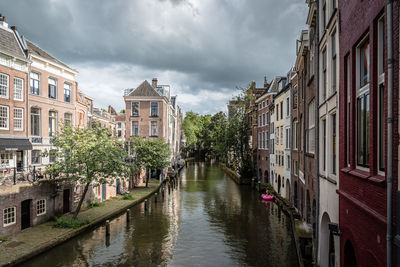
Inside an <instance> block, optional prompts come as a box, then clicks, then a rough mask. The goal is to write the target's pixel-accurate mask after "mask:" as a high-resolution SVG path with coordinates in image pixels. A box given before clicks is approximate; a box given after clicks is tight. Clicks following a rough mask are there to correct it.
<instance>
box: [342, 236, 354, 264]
mask: <svg viewBox="0 0 400 267" xmlns="http://www.w3.org/2000/svg"><path fill="white" fill-rule="evenodd" d="M356 266H357V261H356V253H355V252H354V248H353V245H352V244H351V242H350V240H347V241H346V244H345V245H344V267H356Z"/></svg>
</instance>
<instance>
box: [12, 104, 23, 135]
mask: <svg viewBox="0 0 400 267" xmlns="http://www.w3.org/2000/svg"><path fill="white" fill-rule="evenodd" d="M14 130H15V131H23V130H24V109H23V108H14Z"/></svg>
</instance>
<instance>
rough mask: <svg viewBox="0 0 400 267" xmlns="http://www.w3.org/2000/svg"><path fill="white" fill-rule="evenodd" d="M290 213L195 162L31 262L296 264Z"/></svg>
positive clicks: (73, 264) (177, 264) (164, 264)
mask: <svg viewBox="0 0 400 267" xmlns="http://www.w3.org/2000/svg"><path fill="white" fill-rule="evenodd" d="M288 222H289V220H287V217H286V215H285V213H283V212H281V210H280V209H279V208H278V207H277V206H276V205H275V204H274V203H264V202H261V201H260V200H259V197H258V196H257V195H255V194H253V193H252V192H251V191H250V189H249V188H247V187H239V186H237V185H236V184H235V183H234V182H233V181H232V180H231V179H230V178H229V177H227V176H226V175H225V174H224V173H223V172H222V171H221V170H220V168H219V167H218V166H217V165H211V166H210V165H209V164H206V163H193V164H189V166H188V168H187V169H185V170H184V171H183V172H182V174H181V176H180V178H179V179H178V181H177V182H176V183H175V184H174V185H171V187H170V189H168V187H166V188H165V189H164V197H162V193H161V191H160V193H159V194H158V202H157V203H155V200H154V198H152V199H150V200H149V203H148V209H147V210H145V208H144V204H140V205H137V206H135V207H133V208H132V211H131V217H130V222H129V223H127V218H126V215H121V216H120V217H118V218H116V219H114V220H112V221H111V223H110V226H111V235H110V239H109V243H108V242H107V240H106V238H105V228H104V227H99V228H97V229H95V230H93V231H91V232H88V233H85V234H83V235H81V236H79V237H77V238H75V239H72V240H70V241H68V242H66V243H64V244H62V245H60V246H58V247H56V248H54V249H52V250H51V251H49V252H46V253H45V254H42V255H40V256H38V257H36V258H34V259H33V260H31V261H30V262H28V263H25V264H24V265H25V266H40V267H42V266H159V265H161V266H166V265H167V266H218V265H219V266H227V265H233V266H238V265H240V266H297V262H296V250H295V246H294V242H293V239H292V237H291V235H290V227H289V225H288Z"/></svg>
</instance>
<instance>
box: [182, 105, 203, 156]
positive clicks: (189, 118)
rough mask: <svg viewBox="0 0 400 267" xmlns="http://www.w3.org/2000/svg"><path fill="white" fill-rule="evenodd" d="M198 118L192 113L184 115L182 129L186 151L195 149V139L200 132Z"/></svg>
mask: <svg viewBox="0 0 400 267" xmlns="http://www.w3.org/2000/svg"><path fill="white" fill-rule="evenodd" d="M199 126H200V116H199V115H198V114H196V113H194V112H192V111H189V112H187V113H186V116H185V118H184V119H183V123H182V129H183V131H184V132H185V136H186V147H185V149H186V150H187V151H190V150H192V151H193V150H195V149H197V147H196V146H197V142H198V140H197V137H198V134H199V131H200V128H199Z"/></svg>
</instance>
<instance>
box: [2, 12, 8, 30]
mask: <svg viewBox="0 0 400 267" xmlns="http://www.w3.org/2000/svg"><path fill="white" fill-rule="evenodd" d="M0 25H1V26H3V27H5V28H8V24H7V22H6V17H5V16H2V15H1V14H0Z"/></svg>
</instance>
